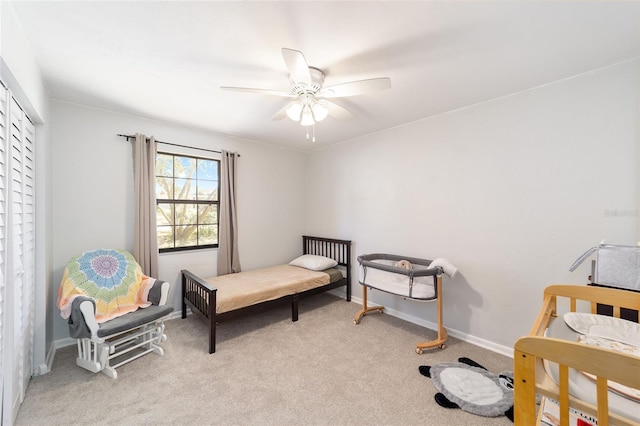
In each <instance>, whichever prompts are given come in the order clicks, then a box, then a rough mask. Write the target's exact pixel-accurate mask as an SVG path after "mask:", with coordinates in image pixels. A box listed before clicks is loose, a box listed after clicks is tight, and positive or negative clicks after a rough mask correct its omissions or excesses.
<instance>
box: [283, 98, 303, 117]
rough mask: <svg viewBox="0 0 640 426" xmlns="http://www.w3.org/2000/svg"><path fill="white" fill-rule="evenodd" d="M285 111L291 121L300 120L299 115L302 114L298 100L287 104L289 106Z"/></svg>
mask: <svg viewBox="0 0 640 426" xmlns="http://www.w3.org/2000/svg"><path fill="white" fill-rule="evenodd" d="M286 113H287V117H289V118H290V119H292V120H293V121H300V116H301V115H302V104H300V103H299V102H294V103H292V104H291V105H289V108H287V110H286Z"/></svg>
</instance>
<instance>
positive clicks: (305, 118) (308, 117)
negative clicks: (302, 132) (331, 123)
mask: <svg viewBox="0 0 640 426" xmlns="http://www.w3.org/2000/svg"><path fill="white" fill-rule="evenodd" d="M300 124H301V125H303V126H312V125H314V124H315V120H314V119H313V112H312V111H311V107H310V106H309V105H305V106H304V108H302V117H301V118H300Z"/></svg>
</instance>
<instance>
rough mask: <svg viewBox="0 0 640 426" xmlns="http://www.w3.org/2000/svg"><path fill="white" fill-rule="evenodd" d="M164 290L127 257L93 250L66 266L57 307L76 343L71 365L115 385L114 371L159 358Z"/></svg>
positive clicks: (166, 291) (163, 284) (166, 289)
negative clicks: (145, 358) (152, 355)
mask: <svg viewBox="0 0 640 426" xmlns="http://www.w3.org/2000/svg"><path fill="white" fill-rule="evenodd" d="M169 289H170V284H169V283H167V282H163V281H159V280H156V279H155V278H150V277H146V276H145V275H143V274H142V273H141V270H140V266H139V265H138V263H137V262H136V261H135V259H133V256H131V254H130V253H128V252H125V251H120V250H104V249H99V250H93V251H90V252H85V253H83V254H82V255H81V256H78V257H76V258H73V259H71V260H70V261H69V262H68V263H67V267H66V268H65V272H64V276H63V279H62V282H61V284H60V290H59V295H58V307H59V308H60V310H61V315H62V317H63V318H68V321H69V334H70V336H71V337H74V338H76V339H77V345H78V357H77V358H76V364H78V365H79V366H80V367H82V368H85V369H87V370H89V371H91V372H94V373H97V372H99V371H101V372H103V373H104V374H106V375H107V376H109V377H111V378H113V379H116V378H117V377H118V373H117V372H116V368H118V367H120V366H122V365H124V364H127V363H129V362H131V361H133V360H135V359H137V358H140V357H141V356H143V355H146V354H148V353H151V352H154V353H156V354H158V355H163V354H164V350H163V349H162V347H161V346H160V344H161V343H162V342H164V341H165V340H166V339H167V336H166V335H165V334H164V323H163V319H164V317H165V316H166V315H168V314H169V313H171V312H172V311H173V308H172V307H171V306H166V302H167V300H168V295H169Z"/></svg>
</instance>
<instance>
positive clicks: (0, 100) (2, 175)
mask: <svg viewBox="0 0 640 426" xmlns="http://www.w3.org/2000/svg"><path fill="white" fill-rule="evenodd" d="M7 111H8V108H7V91H6V90H5V89H4V87H2V86H0V385H1V386H2V387H3V388H4V376H3V374H2V372H3V371H4V362H3V358H4V339H3V336H4V335H5V319H4V317H5V307H4V304H5V297H4V296H5V271H6V263H7V262H6V257H7V256H6V255H7V251H6V244H7V239H6V223H7V218H6V200H7V197H6V187H7V185H6V179H7V137H6V135H7V133H8V132H7V122H8V119H7ZM0 394H1V393H0ZM0 402H1V401H0ZM3 405H4V404H2V403H0V422H1V420H2V419H3V416H2V412H3V410H2V408H3Z"/></svg>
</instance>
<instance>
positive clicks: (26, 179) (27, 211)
mask: <svg viewBox="0 0 640 426" xmlns="http://www.w3.org/2000/svg"><path fill="white" fill-rule="evenodd" d="M1 89H2V88H0V91H2V92H3V94H2V95H1V96H2V98H1V100H0V105H1V106H0V109H1V112H0V117H1V119H2V120H3V122H2V127H1V128H0V131H1V132H0V133H1V136H0V142H1V143H2V146H1V148H0V150H1V152H0V321H1V322H2V324H1V326H2V327H1V328H0V351H1V353H0V355H1V356H0V359H1V362H2V369H1V371H2V373H1V374H2V376H1V377H0V378H1V385H2V393H1V394H2V411H1V412H0V415H1V423H2V424H13V421H14V420H15V417H16V414H17V413H18V408H19V407H20V404H21V403H22V401H23V400H24V395H25V392H26V389H27V386H28V384H29V380H30V379H31V371H32V363H33V362H32V354H33V337H34V330H33V324H34V315H35V312H34V297H35V294H34V291H35V262H34V259H35V238H34V236H35V217H34V211H35V210H34V208H35V206H34V195H35V194H34V182H35V180H34V178H35V176H34V170H35V168H34V135H35V128H34V126H33V124H32V123H31V122H30V121H29V119H28V117H27V116H26V114H25V113H24V112H23V111H22V109H21V108H20V106H19V105H18V103H17V102H16V100H15V99H14V98H13V97H12V96H11V92H10V91H7V90H1Z"/></svg>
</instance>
